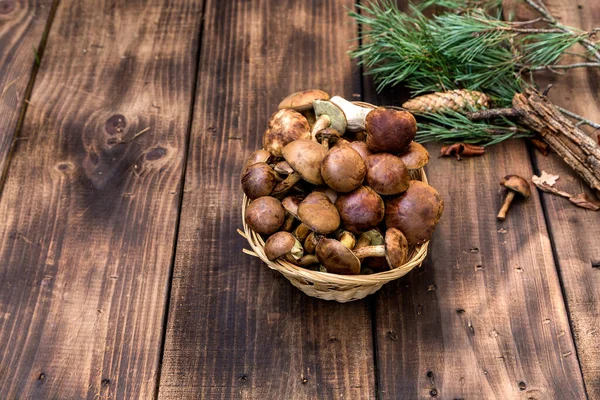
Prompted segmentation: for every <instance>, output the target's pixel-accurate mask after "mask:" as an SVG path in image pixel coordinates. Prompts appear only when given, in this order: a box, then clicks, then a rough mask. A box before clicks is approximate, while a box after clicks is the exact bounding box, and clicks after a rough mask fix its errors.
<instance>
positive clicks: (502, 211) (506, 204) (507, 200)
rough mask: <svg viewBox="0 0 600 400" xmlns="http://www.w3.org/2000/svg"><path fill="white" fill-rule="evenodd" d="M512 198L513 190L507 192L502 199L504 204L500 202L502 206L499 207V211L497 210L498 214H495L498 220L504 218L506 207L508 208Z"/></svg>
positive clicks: (513, 195)
mask: <svg viewBox="0 0 600 400" xmlns="http://www.w3.org/2000/svg"><path fill="white" fill-rule="evenodd" d="M514 198H515V192H513V191H510V192H508V194H507V195H506V198H505V199H504V204H502V208H501V209H500V211H499V212H498V215H497V216H496V218H497V219H498V221H504V220H505V219H506V213H507V212H508V209H509V208H510V205H511V203H512V201H513V199H514Z"/></svg>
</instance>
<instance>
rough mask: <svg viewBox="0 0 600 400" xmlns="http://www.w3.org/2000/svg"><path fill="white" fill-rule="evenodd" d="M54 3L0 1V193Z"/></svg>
mask: <svg viewBox="0 0 600 400" xmlns="http://www.w3.org/2000/svg"><path fill="white" fill-rule="evenodd" d="M52 4H53V0H35V1H25V0H5V1H1V2H0V190H1V189H2V180H3V179H2V178H3V176H4V170H5V168H6V161H7V159H8V154H9V151H10V147H11V144H12V141H13V137H14V135H15V132H16V129H17V121H18V120H19V117H20V116H21V114H22V111H23V107H24V105H25V102H24V100H25V99H26V96H27V89H28V85H29V83H30V81H31V78H32V72H33V69H34V65H35V62H36V52H38V59H39V53H40V52H41V51H40V49H41V47H42V46H43V43H42V42H43V40H42V38H43V36H44V33H45V30H46V28H47V23H48V19H49V16H50V13H51V10H52Z"/></svg>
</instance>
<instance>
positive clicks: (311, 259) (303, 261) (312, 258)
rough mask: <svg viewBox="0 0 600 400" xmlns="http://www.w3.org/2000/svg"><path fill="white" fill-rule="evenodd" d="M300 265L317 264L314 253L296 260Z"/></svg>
mask: <svg viewBox="0 0 600 400" xmlns="http://www.w3.org/2000/svg"><path fill="white" fill-rule="evenodd" d="M296 263H297V264H298V265H299V266H301V267H308V266H309V265H312V264H318V263H319V259H318V258H317V256H316V255H314V254H307V255H305V256H304V257H302V258H301V259H299V260H298V261H297V262H296Z"/></svg>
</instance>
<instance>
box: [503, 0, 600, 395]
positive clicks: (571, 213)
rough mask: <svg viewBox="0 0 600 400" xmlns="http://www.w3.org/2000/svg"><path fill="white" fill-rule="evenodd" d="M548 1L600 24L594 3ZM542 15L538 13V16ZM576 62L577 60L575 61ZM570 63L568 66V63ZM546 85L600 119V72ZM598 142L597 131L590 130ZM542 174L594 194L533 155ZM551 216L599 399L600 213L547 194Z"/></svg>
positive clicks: (568, 18)
mask: <svg viewBox="0 0 600 400" xmlns="http://www.w3.org/2000/svg"><path fill="white" fill-rule="evenodd" d="M544 3H545V4H546V6H547V7H548V9H549V10H550V12H551V13H552V14H553V15H554V16H555V17H557V18H558V20H559V21H560V22H561V23H563V24H565V25H569V26H573V27H575V28H579V29H583V30H588V29H592V28H594V27H597V26H598V22H599V21H600V3H599V2H598V1H594V0H578V1H573V2H563V1H559V0H545V1H544ZM505 7H507V10H506V11H507V12H510V11H515V14H516V15H515V18H518V19H524V18H527V17H529V16H533V15H535V14H534V12H532V11H531V10H529V9H526V8H525V7H523V6H521V7H517V6H515V4H512V3H511V2H506V4H505ZM536 17H537V15H536ZM571 61H575V60H573V59H572V60H571ZM565 62H569V60H566V61H565ZM539 83H540V86H541V87H546V85H547V84H549V83H551V84H552V85H553V87H552V89H551V90H550V93H549V97H550V99H551V100H552V101H553V102H554V103H555V104H557V105H559V106H561V107H564V108H566V109H568V110H571V111H573V112H575V113H577V114H579V115H583V116H585V117H587V118H589V119H591V120H594V121H596V122H599V120H600V100H599V99H598V88H599V87H600V70H598V69H578V70H570V71H569V72H568V73H567V74H566V75H561V76H558V75H555V74H551V73H545V74H539ZM588 132H590V135H591V137H592V138H593V139H597V136H598V132H592V131H591V130H588ZM534 163H535V167H536V169H537V170H538V171H546V172H548V173H551V174H556V175H560V179H559V180H558V182H557V185H556V186H557V187H558V188H559V189H561V190H564V191H566V192H569V193H573V194H577V193H581V192H587V193H590V191H589V188H588V187H587V185H586V184H585V183H584V182H583V181H582V180H581V179H580V178H579V177H578V176H577V175H576V174H575V173H574V172H573V171H572V170H571V169H570V168H569V167H568V166H567V165H566V164H565V163H564V162H563V161H562V160H561V159H560V157H558V156H557V155H556V154H550V155H549V156H548V157H544V156H542V155H540V154H539V153H537V152H535V153H534ZM541 196H542V201H543V204H544V206H545V209H546V217H547V221H548V222H547V223H548V227H549V229H550V234H551V238H552V242H553V245H554V247H555V253H556V257H557V261H558V269H559V273H560V277H561V281H562V284H563V288H564V292H565V297H566V302H567V308H568V310H569V315H570V318H571V326H572V328H573V333H574V337H575V343H576V345H577V353H578V356H579V359H580V363H581V368H582V371H583V377H584V380H585V384H586V389H587V392H588V395H589V397H590V399H598V398H600V362H599V361H598V360H600V328H598V324H599V322H598V321H600V289H599V288H600V267H596V268H594V267H593V265H598V264H600V247H599V246H598V243H599V239H598V238H599V237H600V213H598V212H592V211H587V210H584V209H581V208H578V207H574V206H573V205H572V204H571V203H570V202H569V201H568V200H566V199H562V198H559V197H557V196H554V195H551V194H547V193H542V195H541Z"/></svg>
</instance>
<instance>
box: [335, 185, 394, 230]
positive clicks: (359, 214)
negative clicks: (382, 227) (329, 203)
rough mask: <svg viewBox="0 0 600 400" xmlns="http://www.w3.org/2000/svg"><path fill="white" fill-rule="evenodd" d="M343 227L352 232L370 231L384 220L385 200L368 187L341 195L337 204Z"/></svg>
mask: <svg viewBox="0 0 600 400" xmlns="http://www.w3.org/2000/svg"><path fill="white" fill-rule="evenodd" d="M335 206H336V208H337V209H338V212H339V213H340V219H341V220H342V225H343V227H344V228H345V229H346V230H348V231H350V232H352V233H360V232H365V231H369V230H371V229H373V228H375V227H377V225H379V223H380V222H381V221H382V220H383V217H384V214H385V208H384V204H383V199H382V198H381V196H379V195H378V194H377V192H375V191H374V190H373V189H371V188H370V187H368V186H361V187H359V188H358V189H356V190H354V191H352V192H350V193H347V194H344V195H341V196H340V197H338V199H337V201H336V202H335Z"/></svg>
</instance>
